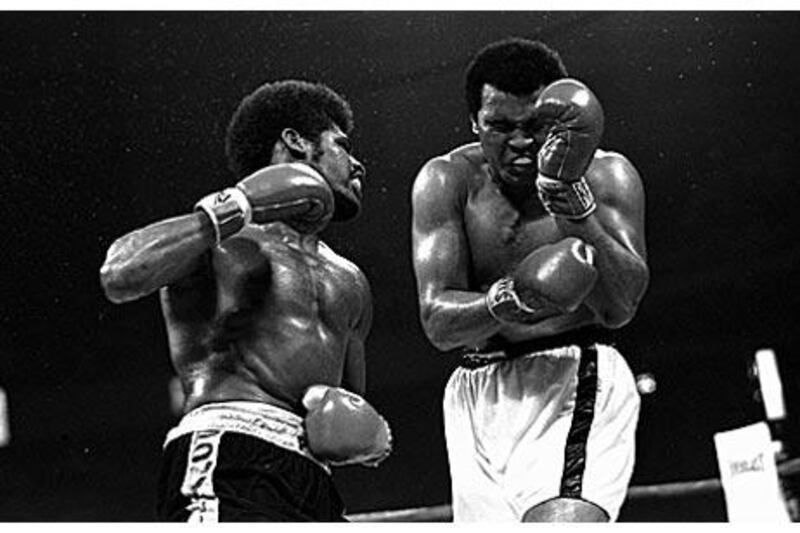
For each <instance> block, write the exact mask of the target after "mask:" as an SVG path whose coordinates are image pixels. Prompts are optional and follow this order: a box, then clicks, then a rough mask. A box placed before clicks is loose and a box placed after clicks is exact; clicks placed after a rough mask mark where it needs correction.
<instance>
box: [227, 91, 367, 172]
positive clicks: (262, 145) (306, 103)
mask: <svg viewBox="0 0 800 533" xmlns="http://www.w3.org/2000/svg"><path fill="white" fill-rule="evenodd" d="M334 124H335V125H336V126H338V127H339V128H340V129H341V130H342V131H343V132H344V133H346V134H349V133H350V132H351V131H352V129H353V112H352V110H351V108H350V104H348V103H347V101H346V100H345V99H344V98H343V97H342V96H340V95H339V94H337V93H336V92H335V91H334V90H333V89H331V88H330V87H328V86H327V85H324V84H322V83H312V82H309V81H303V80H281V81H276V82H271V83H265V84H263V85H261V86H260V87H258V88H257V89H256V90H255V91H253V92H252V93H251V94H249V95H248V96H246V97H245V98H244V99H242V101H241V103H240V104H239V106H238V108H237V109H236V111H235V112H234V113H233V116H232V117H231V120H230V123H229V124H228V130H227V134H226V137H225V153H226V155H227V158H228V167H229V168H230V169H231V171H233V173H234V174H235V175H236V177H237V178H243V177H245V176H248V175H250V174H252V173H253V172H255V171H256V170H259V169H261V168H263V167H265V166H267V165H269V164H270V162H271V159H272V150H273V148H274V146H275V142H277V140H278V139H279V138H280V135H281V132H282V131H283V130H284V129H285V128H293V129H295V130H297V132H298V133H299V134H300V135H302V136H303V137H305V138H306V139H308V140H310V141H312V142H317V141H318V140H319V136H320V134H321V133H322V132H323V131H325V130H326V129H329V128H331V127H332V126H333V125H334Z"/></svg>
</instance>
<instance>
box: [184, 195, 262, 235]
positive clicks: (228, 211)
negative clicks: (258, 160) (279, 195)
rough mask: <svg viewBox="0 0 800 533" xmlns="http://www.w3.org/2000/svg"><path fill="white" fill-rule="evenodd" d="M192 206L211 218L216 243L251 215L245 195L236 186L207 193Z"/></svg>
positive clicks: (235, 230) (241, 224)
mask: <svg viewBox="0 0 800 533" xmlns="http://www.w3.org/2000/svg"><path fill="white" fill-rule="evenodd" d="M194 208H195V210H196V211H203V212H204V213H205V214H206V215H208V218H209V219H211V224H212V225H213V226H214V235H215V237H216V242H217V244H219V243H220V242H222V241H223V240H224V239H226V238H228V237H230V236H231V235H233V234H234V233H236V232H238V231H239V230H240V229H242V228H243V227H244V226H245V225H246V224H248V223H249V222H250V219H251V217H252V209H251V207H250V202H249V201H248V200H247V196H245V194H244V192H243V191H242V190H241V189H238V188H236V187H230V188H228V189H224V190H222V191H219V192H215V193H212V194H209V195H208V196H205V197H203V198H202V199H201V200H200V201H199V202H197V203H196V204H195V206H194Z"/></svg>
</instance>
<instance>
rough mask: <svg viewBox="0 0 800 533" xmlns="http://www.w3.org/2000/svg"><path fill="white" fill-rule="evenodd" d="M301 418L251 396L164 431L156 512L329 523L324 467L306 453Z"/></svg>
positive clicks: (171, 517)
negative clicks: (258, 401)
mask: <svg viewBox="0 0 800 533" xmlns="http://www.w3.org/2000/svg"><path fill="white" fill-rule="evenodd" d="M302 435H303V429H302V419H301V418H300V417H299V416H297V415H295V414H294V413H290V412H288V411H284V410H282V409H278V408H275V407H272V406H269V405H266V404H259V403H257V402H223V403H216V404H207V405H203V406H201V407H199V408H197V409H195V410H193V411H191V412H190V413H188V414H187V415H186V416H184V418H183V419H182V420H181V422H180V423H179V424H178V426H176V427H175V428H173V429H172V430H171V431H170V432H169V434H168V435H167V439H166V442H165V445H164V452H163V457H162V465H161V473H160V475H159V481H158V492H157V502H156V515H157V518H158V520H161V521H172V522H195V523H196V522H306V521H317V522H335V521H344V505H343V503H342V500H341V497H340V495H339V493H338V491H337V490H336V488H335V486H334V485H333V481H332V479H331V475H330V471H329V470H328V469H327V467H325V466H324V465H323V464H321V463H319V462H317V461H315V460H314V459H313V457H311V456H310V455H308V454H307V452H305V451H304V449H303V444H302V440H303V439H302Z"/></svg>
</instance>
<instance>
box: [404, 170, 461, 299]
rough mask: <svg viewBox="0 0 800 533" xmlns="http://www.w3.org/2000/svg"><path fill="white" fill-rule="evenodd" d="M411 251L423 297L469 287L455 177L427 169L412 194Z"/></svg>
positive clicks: (431, 296)
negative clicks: (445, 176) (441, 174)
mask: <svg viewBox="0 0 800 533" xmlns="http://www.w3.org/2000/svg"><path fill="white" fill-rule="evenodd" d="M412 219H413V222H412V248H413V250H412V255H413V263H414V272H415V274H416V278H417V288H418V290H419V297H420V301H421V303H422V302H425V301H430V300H431V299H432V298H433V297H435V295H436V293H438V292H440V291H442V290H446V289H466V288H467V287H468V272H469V269H468V257H469V256H468V245H467V239H466V235H465V234H464V230H463V220H462V215H461V212H460V210H459V202H458V198H457V191H454V184H453V183H452V180H450V182H448V180H447V179H446V178H443V177H441V176H438V175H436V174H432V173H431V171H428V172H427V173H426V171H425V170H423V172H422V173H421V174H420V176H419V177H418V178H417V181H416V183H415V186H414V193H413V197H412Z"/></svg>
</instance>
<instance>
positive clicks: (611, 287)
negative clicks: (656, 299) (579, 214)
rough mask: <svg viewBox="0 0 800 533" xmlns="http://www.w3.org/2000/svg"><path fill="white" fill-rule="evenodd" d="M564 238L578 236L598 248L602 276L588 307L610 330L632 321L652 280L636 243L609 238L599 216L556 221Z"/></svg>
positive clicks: (596, 264)
mask: <svg viewBox="0 0 800 533" xmlns="http://www.w3.org/2000/svg"><path fill="white" fill-rule="evenodd" d="M556 224H557V226H558V228H559V230H560V232H561V234H562V235H563V237H565V238H566V237H576V238H579V239H581V240H583V241H584V242H586V243H588V244H591V245H592V246H593V247H594V248H595V252H596V254H595V268H597V270H598V273H599V276H598V279H597V283H596V284H595V287H594V289H593V290H592V292H591V293H590V294H589V295H588V297H587V298H586V300H585V302H584V303H585V304H586V305H587V306H588V307H589V308H590V309H591V310H592V311H593V312H594V313H595V315H596V316H597V317H598V318H599V319H600V321H601V322H602V323H603V324H604V325H606V326H609V327H620V326H622V325H624V324H626V323H627V322H629V321H630V320H631V319H632V318H633V316H634V314H635V312H636V308H637V306H638V304H639V301H640V300H641V298H642V296H643V295H644V291H645V289H646V288H647V284H648V281H649V271H648V268H647V264H646V262H645V259H644V258H643V257H642V256H640V255H639V254H637V253H635V252H634V251H633V250H634V249H635V246H634V245H633V243H625V244H623V243H621V242H619V241H618V240H616V239H615V238H613V237H612V236H611V235H609V234H608V233H607V232H606V231H605V230H604V228H603V226H602V225H601V224H600V223H599V221H598V220H597V219H596V217H588V218H587V219H584V220H581V221H577V222H575V221H572V220H568V219H564V218H556Z"/></svg>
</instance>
